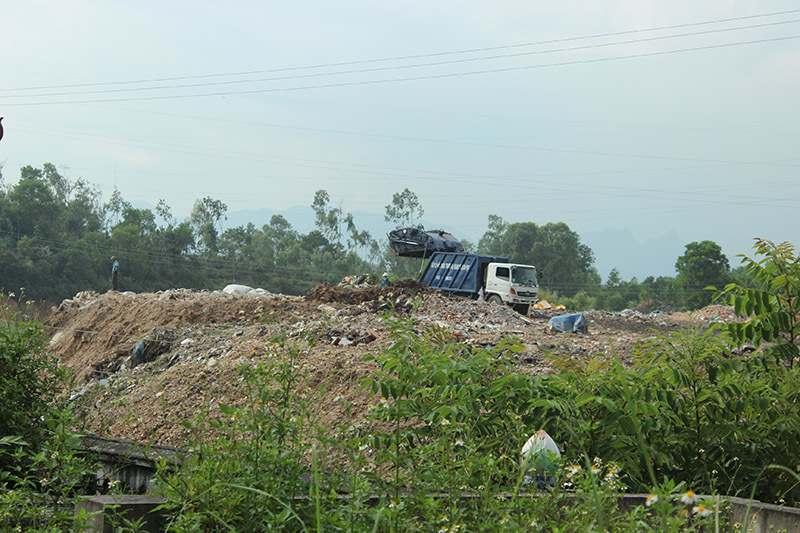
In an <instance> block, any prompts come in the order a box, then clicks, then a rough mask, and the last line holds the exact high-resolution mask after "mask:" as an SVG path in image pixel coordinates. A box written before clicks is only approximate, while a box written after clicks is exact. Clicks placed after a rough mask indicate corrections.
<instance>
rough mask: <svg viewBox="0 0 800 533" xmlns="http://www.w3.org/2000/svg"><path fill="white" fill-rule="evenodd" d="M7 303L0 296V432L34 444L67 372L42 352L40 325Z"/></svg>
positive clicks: (42, 335) (42, 341) (6, 300)
mask: <svg viewBox="0 0 800 533" xmlns="http://www.w3.org/2000/svg"><path fill="white" fill-rule="evenodd" d="M22 300H24V298H23V297H22V296H20V301H22ZM11 303H12V302H10V301H9V297H8V296H0V391H2V392H0V435H16V436H18V437H21V438H23V439H24V440H26V441H28V442H30V443H32V444H35V443H36V442H37V441H38V440H39V435H40V432H41V431H42V429H43V427H44V425H43V421H44V418H45V415H46V414H47V413H48V412H49V409H50V407H49V406H50V402H51V401H52V400H53V398H54V397H55V395H56V393H57V391H58V390H59V385H60V384H61V383H63V380H64V379H65V378H66V376H67V372H66V370H65V369H62V368H60V367H59V366H58V364H57V361H56V359H55V358H54V357H53V356H51V355H49V354H46V353H43V351H42V348H43V346H44V342H45V335H44V332H43V329H42V325H41V324H40V323H39V322H37V321H35V320H32V319H30V318H29V317H28V316H27V315H26V314H25V313H23V312H20V311H12V310H11V309H12V306H11V305H10V304H11Z"/></svg>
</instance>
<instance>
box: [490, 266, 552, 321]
mask: <svg viewBox="0 0 800 533" xmlns="http://www.w3.org/2000/svg"><path fill="white" fill-rule="evenodd" d="M484 295H485V298H486V301H488V302H494V303H501V302H503V303H506V304H508V305H510V306H513V307H514V309H516V310H518V311H520V312H522V313H524V314H527V312H528V308H529V306H530V305H532V304H535V303H536V302H537V301H539V278H538V275H537V272H536V267H535V266H533V265H519V264H515V263H489V264H488V265H487V266H486V273H485V279H484Z"/></svg>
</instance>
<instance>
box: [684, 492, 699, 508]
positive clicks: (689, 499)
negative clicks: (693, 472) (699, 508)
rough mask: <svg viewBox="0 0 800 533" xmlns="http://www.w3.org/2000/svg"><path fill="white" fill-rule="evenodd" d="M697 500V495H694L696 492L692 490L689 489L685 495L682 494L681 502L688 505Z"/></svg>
mask: <svg viewBox="0 0 800 533" xmlns="http://www.w3.org/2000/svg"><path fill="white" fill-rule="evenodd" d="M696 501H697V497H696V496H695V495H694V492H692V491H691V490H687V491H686V492H685V493H684V495H683V496H681V502H683V503H685V504H686V505H692V504H693V503H694V502H696Z"/></svg>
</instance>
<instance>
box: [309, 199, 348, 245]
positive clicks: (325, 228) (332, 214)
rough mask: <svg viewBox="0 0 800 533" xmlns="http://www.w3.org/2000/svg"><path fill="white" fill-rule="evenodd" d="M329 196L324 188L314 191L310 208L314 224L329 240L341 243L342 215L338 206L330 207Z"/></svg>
mask: <svg viewBox="0 0 800 533" xmlns="http://www.w3.org/2000/svg"><path fill="white" fill-rule="evenodd" d="M330 201H331V197H330V195H329V194H328V191H326V190H324V189H320V190H318V191H317V192H316V193H314V201H313V202H311V209H313V210H314V216H315V224H316V226H317V229H318V230H319V231H320V232H321V233H322V235H324V236H325V238H326V239H328V240H329V241H330V242H335V243H341V240H342V229H341V225H342V224H343V222H344V220H343V215H342V209H341V208H340V207H331V206H330V205H329V204H330Z"/></svg>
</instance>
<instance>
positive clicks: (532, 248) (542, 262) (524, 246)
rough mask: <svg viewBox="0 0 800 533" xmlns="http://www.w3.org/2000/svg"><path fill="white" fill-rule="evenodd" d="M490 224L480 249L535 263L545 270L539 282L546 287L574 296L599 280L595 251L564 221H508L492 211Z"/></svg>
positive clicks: (540, 269) (519, 260) (519, 261)
mask: <svg viewBox="0 0 800 533" xmlns="http://www.w3.org/2000/svg"><path fill="white" fill-rule="evenodd" d="M489 224H490V227H489V231H487V232H486V233H485V234H484V236H483V237H481V239H480V241H479V245H478V247H479V250H480V251H481V252H482V253H488V254H492V255H502V256H507V257H509V258H510V260H511V261H512V262H514V263H527V264H531V265H534V266H536V267H537V269H538V270H539V272H540V273H541V274H542V276H541V279H540V285H541V286H542V287H543V288H546V289H548V290H551V291H556V292H558V293H559V294H561V295H562V296H574V295H575V294H576V293H577V292H579V291H581V290H587V289H589V288H592V287H594V286H595V285H598V284H599V283H600V280H599V276H598V274H597V271H596V269H595V268H594V266H593V264H594V253H593V252H592V250H591V248H589V247H588V246H586V245H585V244H582V243H581V242H580V237H579V236H578V234H577V233H575V232H574V231H572V230H570V229H569V226H567V225H566V224H565V223H563V222H558V223H548V224H545V225H544V226H538V225H537V224H535V223H533V222H515V223H513V224H507V223H506V222H505V221H503V219H502V218H500V217H498V216H496V215H491V216H490V217H489Z"/></svg>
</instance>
